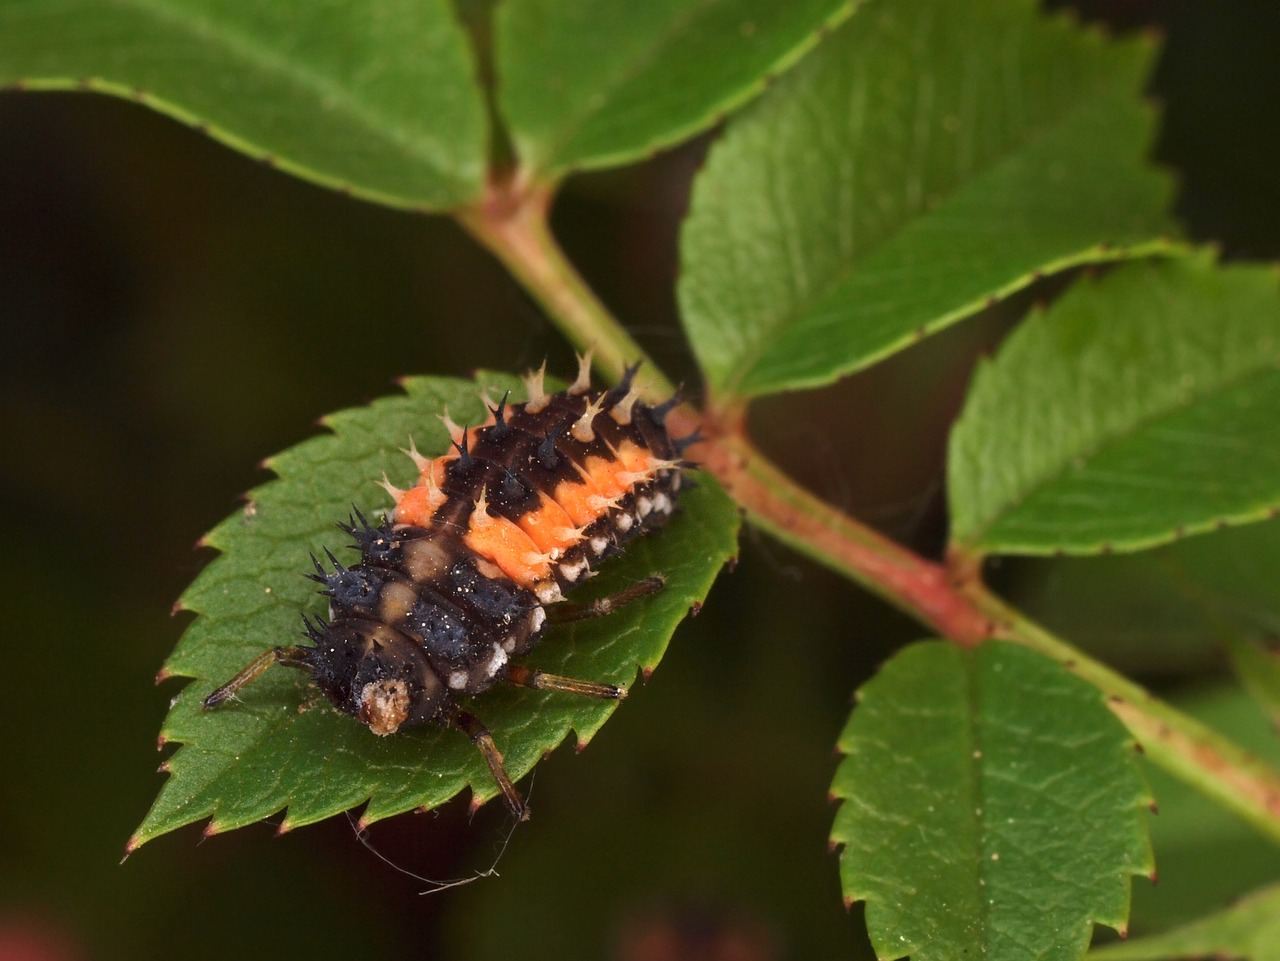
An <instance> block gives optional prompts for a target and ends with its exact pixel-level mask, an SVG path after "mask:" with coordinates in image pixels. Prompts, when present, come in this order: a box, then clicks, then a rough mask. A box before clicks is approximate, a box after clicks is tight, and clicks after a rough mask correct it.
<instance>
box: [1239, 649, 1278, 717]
mask: <svg viewBox="0 0 1280 961" xmlns="http://www.w3.org/2000/svg"><path fill="white" fill-rule="evenodd" d="M1227 652H1228V653H1229V654H1230V655H1231V665H1232V667H1234V668H1235V672H1236V676H1237V677H1239V678H1240V682H1241V683H1242V684H1243V685H1244V688H1245V690H1246V691H1248V692H1249V694H1250V695H1252V696H1253V699H1254V700H1256V701H1257V702H1258V706H1259V707H1261V708H1262V710H1263V711H1265V712H1266V714H1267V716H1268V717H1269V718H1270V719H1271V723H1272V725H1274V726H1275V728H1276V729H1277V730H1280V650H1277V649H1276V648H1275V647H1274V646H1273V645H1266V646H1263V645H1262V644H1259V643H1258V642H1256V641H1253V640H1250V639H1248V638H1243V637H1229V638H1227Z"/></svg>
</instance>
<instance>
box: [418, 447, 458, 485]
mask: <svg viewBox="0 0 1280 961" xmlns="http://www.w3.org/2000/svg"><path fill="white" fill-rule="evenodd" d="M457 459H458V452H457V451H453V452H452V453H449V454H441V455H440V456H439V457H437V458H436V459H435V460H433V461H431V462H430V463H428V464H427V466H426V467H425V468H423V471H422V473H421V474H419V475H418V483H419V484H425V485H426V486H428V487H439V486H440V485H441V484H443V483H444V472H445V468H446V467H448V466H449V462H450V461H455V460H457Z"/></svg>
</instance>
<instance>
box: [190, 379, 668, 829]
mask: <svg viewBox="0 0 1280 961" xmlns="http://www.w3.org/2000/svg"><path fill="white" fill-rule="evenodd" d="M634 377H635V368H632V369H629V370H628V371H627V373H626V376H625V377H624V378H623V381H622V383H621V384H619V385H618V386H617V387H614V388H613V389H611V390H596V389H593V388H592V387H591V384H590V357H589V356H585V357H582V358H580V367H579V371H578V378H577V380H576V381H574V383H573V384H572V385H571V386H570V387H569V388H568V389H567V390H564V391H561V392H559V393H555V394H548V393H547V392H546V391H545V389H544V388H543V371H542V370H539V371H536V372H532V373H530V374H529V375H528V376H527V377H526V378H525V382H526V386H527V388H528V400H526V401H525V402H524V403H519V404H510V405H508V404H507V403H506V400H505V398H504V400H503V401H502V402H500V403H499V404H497V406H491V405H490V403H489V402H486V407H488V409H489V412H490V414H489V418H488V421H487V422H486V423H485V424H484V425H482V426H481V427H479V428H477V429H475V430H470V429H466V428H460V427H458V426H457V425H456V424H454V423H453V422H452V421H451V420H449V418H448V417H447V415H446V416H445V417H444V418H442V419H443V420H444V422H445V426H446V427H447V428H448V429H449V432H450V434H451V436H452V441H453V449H452V450H451V451H450V452H449V453H447V454H445V455H443V456H441V457H436V458H434V459H430V458H427V457H424V456H423V455H421V454H419V453H418V451H417V450H416V449H415V448H414V447H413V446H412V442H411V443H410V447H409V449H408V450H407V451H406V452H405V453H407V454H408V455H409V456H410V457H411V458H412V459H413V461H414V464H415V466H416V467H417V468H418V472H419V476H418V481H417V483H416V484H415V485H414V486H413V487H410V488H409V489H408V490H400V489H398V488H395V487H393V486H392V485H391V484H390V483H388V482H386V480H385V479H384V481H383V486H384V487H385V488H386V490H387V492H388V493H389V494H391V496H392V498H393V499H394V501H395V504H394V506H393V507H392V508H391V510H389V511H388V512H387V515H386V517H385V519H384V520H383V522H382V523H381V524H380V525H378V526H376V527H375V526H372V525H371V524H369V522H368V521H366V520H365V518H364V516H363V515H362V514H361V513H360V512H359V511H358V510H357V511H355V512H354V513H353V515H352V517H351V520H350V523H348V524H339V525H338V526H339V527H341V528H342V529H343V530H344V531H346V533H347V534H349V535H350V536H351V537H353V538H354V539H355V544H354V547H355V548H356V549H358V550H359V551H360V555H361V556H360V561H359V562H358V563H356V564H353V565H351V566H350V567H344V566H343V565H342V564H341V563H339V561H338V559H337V558H336V557H334V555H333V554H332V553H330V552H328V551H326V554H328V558H329V561H330V564H331V565H332V568H333V570H332V571H329V570H326V568H325V567H324V566H322V565H321V564H320V562H319V561H318V560H316V558H315V557H314V556H313V557H312V563H313V564H314V567H315V570H314V573H311V574H308V575H307V576H309V577H311V578H312V579H313V580H315V581H317V582H319V583H320V584H322V585H323V590H322V591H321V593H322V594H325V595H327V596H328V597H329V616H328V619H327V620H326V619H324V618H321V617H317V618H315V619H314V621H313V620H312V619H310V618H308V617H306V616H305V615H304V616H303V623H304V625H305V632H304V636H306V637H307V638H308V639H309V640H310V641H311V642H312V646H310V647H303V646H298V647H276V648H273V649H271V650H269V651H266V652H264V653H263V654H261V655H260V656H259V657H257V658H255V659H254V660H253V661H252V662H251V663H250V664H249V665H248V666H247V667H245V668H244V670H242V671H241V672H240V673H239V674H237V675H236V676H235V677H233V678H232V679H231V680H230V681H228V682H227V683H226V684H224V685H222V686H221V687H220V688H218V689H217V690H216V691H214V692H213V693H212V694H210V695H209V696H208V697H207V698H205V701H204V706H205V708H206V709H207V708H213V707H217V706H218V705H220V704H222V703H223V702H225V701H227V700H228V699H230V698H231V697H233V696H234V695H235V694H236V692H237V691H239V690H240V689H241V688H242V687H244V686H245V685H246V684H248V683H249V682H250V681H252V680H253V679H254V678H256V677H258V676H259V675H260V674H262V672H263V671H265V670H266V669H267V668H268V667H270V666H271V665H272V664H276V663H279V664H285V665H287V666H289V667H298V668H304V669H305V670H307V671H309V672H310V673H311V677H312V680H313V682H314V683H315V685H316V686H317V687H318V688H319V689H320V690H321V691H323V692H324V694H325V695H326V696H327V697H328V698H329V699H330V700H331V701H332V702H333V703H334V705H335V706H336V707H337V708H338V709H339V710H341V711H344V712H346V713H348V714H353V715H355V716H356V717H357V718H359V719H360V720H361V721H363V722H364V723H365V724H367V725H368V726H369V729H370V730H371V731H373V732H374V733H375V734H392V733H394V732H396V731H398V730H400V729H401V728H403V727H409V726H411V725H415V724H425V723H433V724H441V725H446V726H451V727H456V728H459V729H460V730H462V731H464V732H465V733H466V734H467V735H468V736H470V738H471V740H472V741H473V742H474V743H475V744H476V746H477V747H478V748H479V749H480V751H481V753H482V754H483V756H484V759H485V761H486V762H487V763H488V766H489V769H490V771H491V772H492V773H493V777H494V779H495V781H497V784H498V787H499V788H500V789H501V791H502V794H503V796H504V797H505V799H506V801H507V804H508V806H509V807H510V808H511V810H512V811H513V812H514V813H515V814H516V816H517V817H520V818H524V817H526V816H527V808H526V807H525V804H524V801H523V800H522V798H521V796H520V794H519V793H518V792H517V791H516V789H515V787H514V786H513V785H512V784H511V780H510V778H509V777H508V776H507V773H506V770H505V769H504V767H503V763H502V755H501V754H500V753H499V751H498V749H497V746H496V745H495V744H494V741H493V737H492V736H491V735H490V733H489V731H488V730H487V729H486V728H485V727H484V725H483V724H482V723H481V722H480V721H479V720H478V719H477V718H476V717H475V716H474V715H472V714H471V713H470V712H469V711H466V710H464V709H463V708H462V707H461V706H460V702H461V701H462V699H463V698H470V697H471V696H474V695H476V694H480V693H481V692H483V691H486V690H488V689H489V688H490V687H492V686H493V685H494V684H496V683H498V682H500V681H501V682H507V683H512V684H518V685H522V686H525V687H531V688H535V689H540V690H556V691H565V692H569V693H574V694H581V695H586V696H589V697H601V698H621V697H625V696H626V691H625V690H624V689H622V688H618V687H615V686H613V685H612V684H598V683H595V682H592V681H581V680H577V679H574V678H567V677H560V676H558V675H552V674H545V673H543V672H541V671H538V670H534V669H531V668H528V667H525V666H523V665H521V664H519V663H517V659H518V658H520V657H521V656H522V655H524V654H527V653H528V652H529V651H530V650H531V649H532V648H533V647H534V645H536V644H537V643H538V641H539V640H541V639H542V636H543V634H544V632H545V631H546V628H547V625H548V624H549V623H550V622H551V621H553V620H555V621H563V620H572V619H576V618H581V617H593V616H598V615H602V614H607V613H608V612H609V611H611V610H613V609H615V608H616V607H617V606H618V605H620V604H623V603H626V602H628V601H630V600H634V599H635V598H638V597H641V596H644V595H645V594H650V593H652V592H654V591H656V590H658V589H659V588H661V586H662V581H661V579H660V578H658V577H651V578H649V579H647V580H645V581H641V582H640V583H638V584H634V585H632V586H631V587H630V588H628V589H626V590H624V591H622V592H620V593H619V594H615V595H613V596H612V597H608V598H605V599H603V600H599V601H596V602H594V603H593V604H591V605H589V606H586V607H578V608H574V607H571V606H570V605H568V604H565V605H564V606H563V607H554V608H553V606H554V605H558V604H561V602H563V601H564V600H565V594H566V593H568V592H569V591H571V590H572V589H573V588H574V587H576V586H577V585H579V584H581V583H582V582H583V581H584V580H586V578H587V577H588V576H589V575H590V573H591V569H592V567H593V566H594V565H595V564H597V563H599V562H600V561H602V560H605V559H607V558H609V557H611V556H613V555H616V554H618V553H619V552H620V551H621V550H623V548H624V547H625V545H626V544H627V543H628V542H629V541H631V540H632V539H634V538H636V537H638V536H640V535H641V534H644V533H646V532H648V531H651V530H654V529H655V528H657V527H660V526H662V525H663V524H664V523H666V521H667V520H668V519H669V518H670V517H671V514H672V512H673V511H674V510H675V506H676V497H677V494H678V492H679V490H680V486H681V483H682V479H683V478H682V470H683V468H684V467H685V466H686V465H685V462H684V461H683V460H682V459H681V456H680V455H681V452H682V451H683V450H684V448H685V446H686V445H687V444H688V443H690V442H691V441H692V438H684V439H682V440H673V439H672V438H671V436H670V435H669V434H668V433H667V430H666V428H665V427H664V426H663V422H664V420H665V418H666V415H667V413H668V412H669V411H670V409H671V407H672V406H674V404H675V398H672V399H671V400H670V401H668V402H667V403H665V404H661V405H658V406H650V405H648V404H645V403H644V402H643V401H641V400H640V395H639V392H638V390H637V389H636V387H635V386H634V383H633V381H634ZM548 608H553V610H551V611H550V613H549V612H548Z"/></svg>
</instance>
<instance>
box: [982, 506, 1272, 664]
mask: <svg viewBox="0 0 1280 961" xmlns="http://www.w3.org/2000/svg"><path fill="white" fill-rule="evenodd" d="M1006 572H1008V573H1007V576H1006ZM993 577H994V578H995V579H996V584H997V589H998V590H1000V592H1001V593H1002V594H1007V596H1008V597H1009V598H1010V600H1012V601H1013V602H1014V603H1015V604H1016V605H1017V607H1018V608H1019V609H1020V610H1021V611H1023V612H1024V613H1025V614H1027V615H1029V616H1030V617H1031V618H1033V619H1034V620H1036V621H1039V622H1040V623H1041V624H1043V625H1044V626H1046V627H1048V628H1049V629H1050V630H1051V631H1052V632H1053V633H1055V634H1058V635H1060V636H1062V637H1066V638H1069V639H1070V640H1071V642H1072V643H1073V644H1077V645H1079V646H1080V647H1082V648H1084V649H1085V650H1087V651H1090V652H1092V653H1095V654H1097V655H1098V656H1101V657H1103V658H1105V659H1106V661H1107V663H1109V664H1111V665H1113V666H1118V667H1121V668H1123V669H1125V670H1129V671H1161V672H1165V673H1168V672H1191V671H1193V670H1203V669H1204V668H1205V667H1206V666H1210V665H1211V664H1217V663H1218V662H1219V661H1220V659H1221V650H1220V647H1221V643H1222V642H1223V641H1224V640H1225V639H1228V638H1232V637H1240V638H1249V639H1258V638H1267V637H1280V591H1278V590H1277V589H1276V585H1277V584H1280V520H1270V521H1264V522H1262V523H1258V524H1246V525H1244V526H1242V527H1229V528H1227V529H1226V530H1221V531H1216V532H1214V533H1212V534H1206V535H1204V536H1203V537H1188V538H1185V539H1184V540H1180V541H1174V542H1172V543H1170V544H1164V545H1162V546H1160V547H1156V548H1153V549H1151V550H1149V551H1140V552H1138V553H1135V554H1115V555H1109V556H1104V557H1097V556H1087V557H1060V558H1052V559H1049V558H1019V559H1007V560H1005V561H1003V562H1002V564H1001V566H1000V567H999V568H996V569H995V571H994V574H993Z"/></svg>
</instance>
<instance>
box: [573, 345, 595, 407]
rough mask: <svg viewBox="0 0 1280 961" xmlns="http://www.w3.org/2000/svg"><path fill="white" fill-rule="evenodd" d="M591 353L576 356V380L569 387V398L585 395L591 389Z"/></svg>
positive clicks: (585, 352)
mask: <svg viewBox="0 0 1280 961" xmlns="http://www.w3.org/2000/svg"><path fill="white" fill-rule="evenodd" d="M591 353H592V352H591V351H590V350H587V351H584V352H583V353H581V354H579V355H578V379H577V380H575V381H574V382H573V383H572V384H570V385H569V390H568V393H569V395H570V396H576V395H578V394H585V393H586V392H587V391H588V390H589V389H590V388H591Z"/></svg>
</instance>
